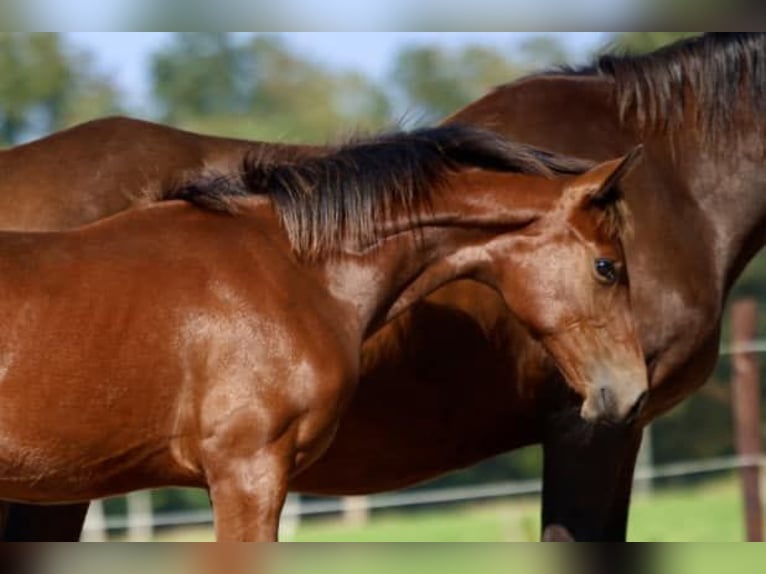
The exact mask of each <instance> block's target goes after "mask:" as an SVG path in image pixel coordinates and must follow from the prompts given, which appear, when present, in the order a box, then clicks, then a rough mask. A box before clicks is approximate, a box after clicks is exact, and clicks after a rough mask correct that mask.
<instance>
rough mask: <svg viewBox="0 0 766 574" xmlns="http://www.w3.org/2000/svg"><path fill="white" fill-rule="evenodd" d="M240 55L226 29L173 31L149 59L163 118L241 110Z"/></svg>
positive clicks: (172, 119) (174, 118)
mask: <svg viewBox="0 0 766 574" xmlns="http://www.w3.org/2000/svg"><path fill="white" fill-rule="evenodd" d="M240 58H241V54H240V53H239V51H238V49H237V47H236V46H235V45H234V42H233V40H232V37H231V36H230V35H229V34H227V33H225V32H179V33H177V34H175V37H174V40H173V42H172V43H171V44H170V45H169V46H168V47H167V48H165V49H164V50H163V51H162V52H160V53H158V54H155V56H154V59H153V62H152V78H153V82H154V93H155V95H156V96H157V98H158V99H159V100H160V102H161V103H162V104H163V112H164V116H165V119H166V120H169V121H175V120H178V119H179V118H184V117H188V116H195V115H213V114H224V113H232V114H236V113H243V112H244V105H245V102H244V98H243V94H242V93H241V90H240V89H239V88H240V86H239V85H238V79H239V78H240V77H241V75H242V74H241V72H242V70H241V69H240Z"/></svg>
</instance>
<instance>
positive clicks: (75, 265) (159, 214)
mask: <svg viewBox="0 0 766 574" xmlns="http://www.w3.org/2000/svg"><path fill="white" fill-rule="evenodd" d="M637 156H638V154H636V153H633V154H630V155H628V156H627V157H626V158H624V159H619V160H613V161H609V162H606V163H603V164H600V165H597V166H596V167H594V168H593V169H591V170H589V171H587V172H585V173H582V170H581V169H579V166H581V165H582V164H580V163H572V162H571V161H569V160H566V159H563V158H556V157H555V156H551V155H547V154H539V153H536V152H535V151H534V150H532V149H530V148H528V147H526V146H521V145H518V144H515V145H514V144H510V143H509V142H508V141H507V140H505V139H504V138H502V137H500V136H497V135H494V134H492V133H491V132H484V131H481V130H479V129H477V128H468V127H459V126H445V127H440V128H432V129H429V130H420V131H418V132H415V133H412V134H408V133H399V134H392V135H388V136H381V137H379V138H376V139H373V140H370V141H363V142H360V143H355V144H353V145H348V146H343V147H340V148H338V149H337V150H335V151H333V152H330V153H328V154H326V155H325V156H323V157H320V158H311V157H309V158H303V159H301V160H296V161H293V162H287V163H275V162H273V161H270V160H268V159H267V158H259V159H258V160H257V161H253V162H247V163H246V164H245V166H244V168H243V174H242V175H241V176H239V177H236V178H222V177H220V176H216V177H209V178H206V179H196V180H194V181H193V182H192V183H189V184H187V185H185V186H184V187H182V188H181V189H178V190H172V191H171V192H168V193H166V194H165V195H164V197H163V198H164V199H171V200H172V199H183V200H185V201H187V202H190V203H193V204H195V205H197V206H200V207H203V208H204V209H196V208H194V207H191V206H189V205H185V204H182V203H179V202H163V203H159V204H156V205H151V206H149V207H147V208H145V209H135V210H129V211H126V212H123V213H121V214H118V215H116V216H114V217H112V218H107V219H105V220H102V221H100V222H97V223H95V224H93V225H91V226H87V227H85V228H80V229H78V230H75V231H69V232H48V233H40V232H38V233H29V232H26V233H25V232H2V233H0V292H2V297H1V298H0V299H1V300H2V302H1V303H0V316H1V317H2V319H3V325H4V329H3V333H2V335H0V357H2V363H3V364H2V367H3V368H2V373H0V434H1V435H2V436H3V442H2V445H0V495H2V496H3V497H5V498H9V499H12V500H24V501H27V502H38V503H46V502H47V503H56V502H72V501H78V500H88V499H91V498H96V497H104V496H109V495H114V494H118V493H123V492H126V491H128V490H133V489H139V488H153V487H157V486H166V485H175V486H197V487H204V488H208V489H209V491H210V496H211V500H212V502H213V507H214V512H215V523H216V534H217V536H218V538H219V540H249V541H269V540H275V539H276V534H277V529H278V521H279V515H280V511H281V508H282V504H283V503H284V498H285V496H286V493H287V490H288V485H289V481H290V480H291V479H293V478H294V477H297V476H300V474H301V473H302V472H303V471H304V470H305V469H306V468H308V467H310V465H311V464H312V463H313V462H314V461H315V460H316V459H317V458H318V456H319V455H321V454H322V452H323V451H324V450H325V449H326V448H327V446H328V445H329V444H330V442H331V441H332V438H333V436H334V434H335V431H336V429H337V426H338V423H339V420H340V416H341V414H342V412H343V410H344V408H345V406H346V405H347V404H348V401H349V399H350V398H351V397H352V396H353V393H354V389H355V387H356V383H357V381H358V378H359V371H360V361H359V358H360V354H361V347H362V342H363V341H364V339H365V338H367V337H368V336H369V335H370V334H371V333H373V332H375V331H376V330H377V329H379V328H380V327H381V326H382V325H383V324H384V323H385V322H387V321H389V320H391V319H392V318H394V317H396V316H397V315H398V314H400V313H401V312H403V311H404V310H406V309H407V308H408V307H410V306H411V305H412V304H414V303H415V302H417V301H419V300H420V299H421V298H422V297H424V296H426V295H427V294H428V293H430V292H431V291H433V290H435V289H437V288H438V287H440V286H442V285H444V284H445V283H447V282H450V281H453V280H455V279H456V278H471V279H473V280H476V281H478V282H481V283H483V284H485V285H488V286H490V287H491V288H493V289H494V290H496V291H497V292H498V293H500V294H501V296H502V298H503V300H504V301H505V302H506V304H507V305H508V306H509V309H510V310H511V311H512V313H513V315H514V316H515V317H516V318H517V319H518V320H519V321H520V322H521V323H522V324H524V325H525V328H526V329H527V330H528V331H529V332H530V334H531V335H532V336H533V337H534V338H535V339H536V340H538V341H539V342H540V344H541V345H542V346H543V347H544V348H545V349H546V351H547V352H548V353H550V355H551V357H552V358H553V360H554V362H555V363H556V365H557V367H558V368H559V369H560V370H561V372H563V373H565V376H566V381H567V383H568V384H569V385H570V386H571V388H572V389H573V391H574V392H576V393H577V394H579V395H580V396H581V397H582V398H583V402H582V407H581V409H580V412H581V415H582V417H583V418H584V419H585V420H587V421H589V422H602V421H606V422H612V423H622V422H624V421H630V420H631V419H634V418H635V417H636V416H637V415H638V412H639V411H640V408H641V406H642V404H643V397H644V396H645V393H646V389H647V386H646V366H645V363H644V358H643V354H642V353H641V350H640V345H639V341H638V338H637V335H636V332H635V329H634V328H633V323H632V317H631V314H630V305H629V295H628V281H627V274H626V271H625V269H624V262H623V256H622V244H621V237H622V236H623V234H624V231H625V230H626V229H627V228H626V225H627V220H626V213H625V209H624V206H623V204H622V201H621V199H620V198H619V194H618V193H617V192H616V190H615V186H616V184H617V183H618V182H619V180H620V179H621V177H622V176H623V175H624V174H625V173H626V172H627V171H628V170H629V169H630V168H631V167H632V165H633V163H634V162H635V159H636V158H637ZM554 170H556V171H558V172H560V173H561V172H564V173H565V172H566V171H567V170H569V171H574V173H575V174H576V175H568V176H566V175H562V176H560V177H558V178H554V177H553V171H554ZM216 211H217V212H224V213H228V214H230V215H233V216H232V217H226V216H222V215H221V214H220V213H215V212H216ZM147 278H151V280H150V281H147ZM43 355H45V362H42V363H41V362H40V357H41V356H43ZM401 400H402V401H403V402H406V400H407V399H406V397H401ZM74 412H76V416H72V415H73V413H74Z"/></svg>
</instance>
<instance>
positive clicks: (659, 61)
mask: <svg viewBox="0 0 766 574" xmlns="http://www.w3.org/2000/svg"><path fill="white" fill-rule="evenodd" d="M562 72H563V73H567V74H575V75H598V76H602V77H607V78H611V79H613V80H614V85H615V90H616V98H617V103H618V106H619V110H620V116H621V119H622V120H623V122H624V121H626V120H627V119H628V118H631V119H634V120H635V121H636V123H637V124H638V127H639V128H640V129H642V130H647V131H651V132H660V131H668V132H673V131H674V130H676V129H677V128H678V127H679V126H680V125H681V124H682V123H683V122H684V121H685V120H686V119H688V118H689V117H693V118H694V120H695V122H696V124H697V126H698V128H699V132H700V135H701V136H702V137H703V138H708V139H709V138H710V137H712V136H713V135H714V134H717V133H718V134H720V133H729V132H730V131H731V130H732V128H733V127H736V126H738V125H740V124H741V121H739V120H740V119H741V118H744V117H748V118H750V121H752V115H753V112H755V114H757V115H758V116H760V118H762V117H763V113H764V110H765V109H766V34H764V33H751V32H741V33H723V32H722V33H709V34H705V35H703V36H699V37H694V38H690V39H686V40H681V41H679V42H676V43H674V44H671V45H669V46H667V47H665V48H662V49H660V50H657V51H655V52H652V53H650V54H646V55H619V54H618V55H615V54H607V55H603V56H601V57H599V58H598V59H597V60H596V61H595V63H593V64H590V65H588V66H585V67H582V68H569V69H560V70H558V72H553V73H562ZM748 112H749V113H748Z"/></svg>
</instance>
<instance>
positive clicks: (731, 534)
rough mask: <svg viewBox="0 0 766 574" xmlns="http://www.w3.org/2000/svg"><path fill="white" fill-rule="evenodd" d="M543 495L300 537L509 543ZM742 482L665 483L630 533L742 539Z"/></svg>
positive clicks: (532, 524)
mask: <svg viewBox="0 0 766 574" xmlns="http://www.w3.org/2000/svg"><path fill="white" fill-rule="evenodd" d="M538 515H539V501H538V500H537V499H526V500H514V501H503V502H485V503H480V504H473V505H464V506H459V507H451V508H450V507H448V508H439V507H436V508H434V509H429V510H419V511H416V512H403V511H395V512H394V511H390V512H384V513H376V514H374V515H373V517H372V519H371V520H370V521H369V523H368V524H367V525H365V526H364V527H362V528H356V527H352V526H347V525H345V524H344V523H343V522H342V521H340V520H338V519H312V520H306V521H304V522H303V523H302V525H301V527H300V528H299V530H298V532H297V534H296V536H295V537H294V538H290V539H289V540H291V541H292V540H294V541H297V542H502V541H519V542H525V541H534V540H536V539H537V536H538V534H537V533H538V529H539V518H538ZM743 537H744V535H743V527H742V505H741V502H740V497H739V490H738V483H737V482H736V481H735V480H733V479H730V480H725V481H722V482H717V483H713V484H707V485H705V486H700V487H685V488H683V489H664V490H660V491H657V492H655V493H654V494H652V495H650V496H640V497H637V498H636V500H635V501H634V504H633V506H632V509H631V520H630V529H629V534H628V538H629V539H630V540H632V541H644V542H673V541H677V542H684V541H690V542H692V541H696V542H729V541H741V540H743ZM212 538H213V534H212V531H211V530H210V529H209V528H200V529H184V530H178V531H173V532H170V533H162V534H161V535H159V536H158V539H160V540H182V541H192V540H212Z"/></svg>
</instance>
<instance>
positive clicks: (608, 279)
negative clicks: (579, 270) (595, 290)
mask: <svg viewBox="0 0 766 574" xmlns="http://www.w3.org/2000/svg"><path fill="white" fill-rule="evenodd" d="M595 267H596V273H597V274H598V277H599V279H601V280H602V281H604V282H605V283H609V284H610V285H611V284H613V283H615V282H616V281H617V268H616V267H615V265H614V261H612V260H611V259H596V264H595Z"/></svg>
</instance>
